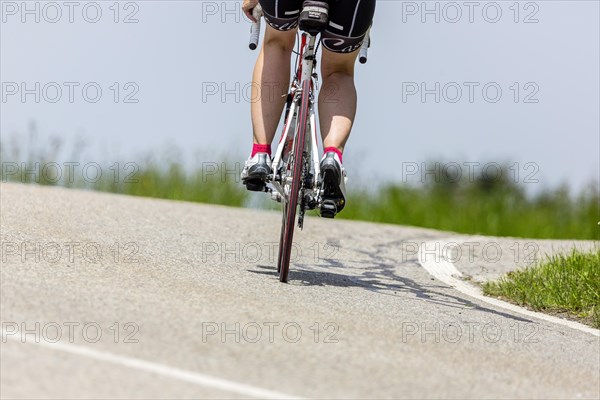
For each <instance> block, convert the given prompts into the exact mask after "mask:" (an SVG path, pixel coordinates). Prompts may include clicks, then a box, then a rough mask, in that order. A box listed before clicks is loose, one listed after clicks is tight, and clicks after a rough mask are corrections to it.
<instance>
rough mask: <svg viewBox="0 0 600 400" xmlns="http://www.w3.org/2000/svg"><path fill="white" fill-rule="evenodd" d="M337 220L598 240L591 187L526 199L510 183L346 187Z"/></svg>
mask: <svg viewBox="0 0 600 400" xmlns="http://www.w3.org/2000/svg"><path fill="white" fill-rule="evenodd" d="M505 176H506V175H505ZM339 217H340V218H347V219H359V220H366V221H374V222H387V223H393V224H403V225H413V226H421V227H427V228H434V229H441V230H449V231H455V232H461V233H474V234H483V235H491V236H520V237H528V238H554V239H559V238H563V239H566V238H569V239H598V238H600V227H599V226H598V221H600V195H599V192H598V187H597V186H595V185H593V184H592V185H590V186H589V187H588V188H586V189H585V190H583V191H582V192H581V193H579V194H577V195H572V194H571V193H570V191H569V190H568V188H567V187H564V186H562V187H558V188H554V189H548V190H546V191H544V192H541V193H539V194H537V195H534V196H531V195H527V194H526V192H525V186H524V185H523V184H517V183H514V182H513V181H511V180H510V179H509V178H505V179H494V180H491V179H486V177H485V176H479V177H477V178H476V179H472V180H470V181H469V180H462V181H460V182H444V181H443V180H441V179H440V180H436V181H433V182H432V183H426V184H423V185H420V186H410V185H397V184H389V185H387V186H384V187H382V188H380V189H379V190H377V191H376V192H374V193H371V192H369V191H367V190H361V189H360V188H355V187H351V188H350V191H349V199H348V205H347V207H346V209H344V211H343V213H340V215H339Z"/></svg>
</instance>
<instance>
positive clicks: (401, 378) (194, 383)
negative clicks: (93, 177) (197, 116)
mask: <svg viewBox="0 0 600 400" xmlns="http://www.w3.org/2000/svg"><path fill="white" fill-rule="evenodd" d="M0 201H1V203H0V205H1V209H0V214H1V240H2V268H1V303H0V304H1V309H0V311H1V320H2V330H3V336H2V344H1V374H0V376H1V395H2V397H3V398H36V397H38V398H40V397H43V398H207V397H208V398H266V397H272V398H279V397H303V398H545V399H546V398H599V397H600V361H599V360H600V342H599V338H598V336H597V335H594V334H590V333H589V332H585V331H582V330H579V329H574V328H571V327H568V326H564V325H560V324H556V323H552V322H550V321H547V320H544V319H541V318H537V317H535V316H533V317H532V316H527V315H523V314H521V313H519V312H515V311H511V310H507V309H504V308H502V307H499V306H496V305H492V304H489V303H487V302H486V301H483V300H481V299H477V298H473V297H470V296H468V295H465V294H463V293H462V292H460V291H458V290H456V289H455V288H453V287H451V286H449V285H447V284H445V283H444V282H442V281H440V280H438V279H436V278H434V277H433V276H432V275H431V274H430V273H429V272H428V271H427V270H426V269H424V268H423V266H422V265H421V263H420V262H419V254H418V251H416V250H415V249H417V248H419V247H420V246H422V245H423V243H436V242H438V241H440V243H442V242H441V241H442V240H443V239H444V238H448V237H449V236H452V234H451V233H448V232H440V231H435V230H427V229H419V228H413V227H403V226H393V225H385V224H371V223H364V222H354V221H344V220H324V219H319V218H307V220H306V221H305V229H304V231H302V232H300V233H297V234H296V238H295V239H296V240H297V245H296V246H295V253H294V254H293V255H292V258H293V260H292V266H291V270H290V283H289V284H280V283H279V281H278V277H277V274H276V272H275V270H274V267H273V265H274V263H275V257H276V254H277V253H276V250H277V248H276V245H277V241H278V238H279V224H280V221H281V217H280V214H279V213H276V212H270V211H258V210H250V209H239V208H228V207H221V206H214V205H203V204H191V203H185V202H174V201H165V200H156V199H145V198H136V197H128V196H120V195H112V194H105V193H97V192H89V191H79V190H68V189H62V188H53V187H40V186H35V185H21V184H6V183H3V184H1V185H0ZM265 201H267V200H265ZM475 240H480V241H481V244H483V241H486V243H487V242H493V238H478V239H475ZM496 243H499V244H500V249H501V250H502V251H504V253H503V257H502V260H501V261H497V262H496V261H494V260H495V259H491V256H490V255H489V254H488V255H486V254H485V253H482V255H481V257H483V258H486V262H487V265H488V267H489V266H490V265H491V264H493V265H497V266H498V268H500V269H507V268H510V267H512V266H513V264H514V263H513V262H512V261H511V257H512V259H513V261H515V260H514V258H515V257H514V256H511V257H508V256H507V254H509V253H508V252H509V251H513V252H514V243H515V242H513V241H511V240H506V239H503V240H498V241H497V242H496ZM522 243H525V242H522ZM583 245H586V246H588V245H589V242H588V243H583ZM510 246H513V250H508V248H509V247H510ZM546 246H547V245H546ZM482 247H483V246H482ZM488 247H489V246H488ZM517 247H518V246H517ZM547 247H548V246H547ZM550 247H552V246H550ZM472 248H475V247H472ZM434 250H435V249H434ZM523 251H524V252H526V249H525V247H523ZM518 254H519V255H521V254H525V253H518ZM481 257H480V258H481ZM490 260H491V261H490ZM517 261H519V260H517ZM464 263H465V261H464V260H457V262H456V263H455V264H456V265H457V266H458V267H459V268H460V267H461V265H462V264H464ZM467 264H468V263H467ZM469 268H471V270H468V269H469ZM466 269H467V270H468V271H467V272H468V274H469V275H474V274H475V272H474V271H475V270H476V268H475V267H473V266H471V267H468V266H467V267H466ZM480 270H484V268H480ZM486 270H487V269H486Z"/></svg>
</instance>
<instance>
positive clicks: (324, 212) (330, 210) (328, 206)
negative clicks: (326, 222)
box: [321, 200, 337, 218]
mask: <svg viewBox="0 0 600 400" xmlns="http://www.w3.org/2000/svg"><path fill="white" fill-rule="evenodd" d="M335 214H337V206H336V205H335V201H333V200H323V204H321V217H323V218H334V217H335Z"/></svg>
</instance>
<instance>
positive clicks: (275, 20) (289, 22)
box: [259, 0, 302, 31]
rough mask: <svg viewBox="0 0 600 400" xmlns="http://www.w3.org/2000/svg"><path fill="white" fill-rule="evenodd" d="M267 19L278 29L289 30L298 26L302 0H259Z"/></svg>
mask: <svg viewBox="0 0 600 400" xmlns="http://www.w3.org/2000/svg"><path fill="white" fill-rule="evenodd" d="M259 2H260V6H261V7H262V9H263V14H264V16H265V20H266V21H267V23H268V24H269V25H270V26H271V27H272V28H275V29H277V30H278V31H288V30H290V29H294V28H296V27H297V26H298V16H299V15H300V9H301V8H302V0H259Z"/></svg>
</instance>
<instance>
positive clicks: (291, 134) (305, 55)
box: [270, 33, 320, 201]
mask: <svg viewBox="0 0 600 400" xmlns="http://www.w3.org/2000/svg"><path fill="white" fill-rule="evenodd" d="M315 45H316V37H315V36H312V35H310V34H308V33H302V36H301V44H300V55H299V62H298V67H297V70H296V74H294V80H293V82H292V84H291V90H290V93H289V94H288V96H291V102H289V103H288V107H289V108H288V109H287V118H286V121H285V124H284V128H283V133H282V135H281V139H280V140H279V144H278V147H277V150H276V151H275V155H274V157H273V163H272V170H273V171H274V175H275V176H274V177H273V179H272V181H271V182H270V183H271V185H272V186H273V189H274V190H275V193H273V192H272V194H271V197H272V198H273V199H274V200H277V201H281V199H282V198H283V199H285V200H287V199H288V196H289V192H288V190H289V183H290V182H288V181H287V179H289V178H290V177H289V176H288V175H287V174H286V172H287V171H282V170H281V169H282V168H284V167H285V165H283V164H285V163H283V162H282V161H283V156H284V154H283V153H284V149H285V150H287V151H288V152H292V153H293V148H295V146H297V145H304V148H305V151H306V152H307V153H308V154H307V155H308V159H309V160H310V161H311V163H310V164H311V171H310V172H311V174H312V175H313V177H318V176H320V164H319V159H318V142H317V126H316V118H315V112H314V100H313V98H312V88H313V87H314V79H313V71H314V68H315V57H316V54H315V50H316V49H315ZM309 79H310V80H311V99H310V101H309V120H308V124H309V132H310V135H307V143H304V144H300V143H295V138H296V134H295V133H296V130H297V129H298V126H297V125H296V124H295V122H296V119H297V118H296V117H297V111H298V103H299V101H300V98H301V96H302V89H301V88H302V83H303V82H305V81H306V80H309ZM292 140H293V141H294V143H293V145H292V148H287V149H286V146H288V147H289V144H290V141H292ZM294 161H296V160H294ZM300 161H302V160H300ZM277 174H282V176H277ZM304 189H305V190H306V189H312V190H313V193H312V195H313V197H314V199H315V200H317V199H318V198H319V197H320V196H318V194H319V193H318V191H319V187H318V180H317V179H313V185H312V188H306V187H305V188H304Z"/></svg>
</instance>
